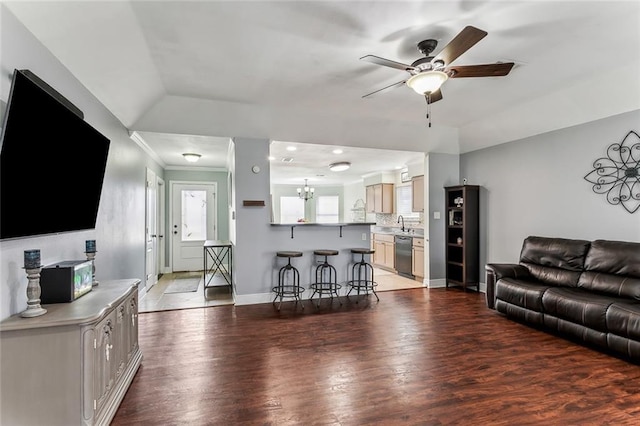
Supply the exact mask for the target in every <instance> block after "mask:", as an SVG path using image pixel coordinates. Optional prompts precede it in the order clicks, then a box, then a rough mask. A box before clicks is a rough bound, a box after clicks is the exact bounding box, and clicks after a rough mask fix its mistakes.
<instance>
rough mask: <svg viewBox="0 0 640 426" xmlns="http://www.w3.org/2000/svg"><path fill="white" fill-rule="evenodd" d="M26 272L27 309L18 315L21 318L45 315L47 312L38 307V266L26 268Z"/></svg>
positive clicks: (40, 268) (40, 267) (39, 269)
mask: <svg viewBox="0 0 640 426" xmlns="http://www.w3.org/2000/svg"><path fill="white" fill-rule="evenodd" d="M24 269H25V271H26V272H27V278H28V279H29V283H28V284H27V309H25V310H24V311H22V312H21V313H20V316H21V317H23V318H33V317H39V316H40V315H44V314H46V313H47V310H46V309H44V308H43V307H42V306H40V293H41V289H40V271H41V270H42V265H40V266H37V267H35V266H28V267H25V268H24Z"/></svg>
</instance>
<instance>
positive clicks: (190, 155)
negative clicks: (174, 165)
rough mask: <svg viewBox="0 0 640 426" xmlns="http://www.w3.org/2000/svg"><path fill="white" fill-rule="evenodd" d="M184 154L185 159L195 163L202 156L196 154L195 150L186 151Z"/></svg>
mask: <svg viewBox="0 0 640 426" xmlns="http://www.w3.org/2000/svg"><path fill="white" fill-rule="evenodd" d="M182 156H183V157H184V159H185V160H187V161H188V162H190V163H195V162H196V161H198V160H199V159H200V157H202V155H200V154H195V153H193V152H185V153H184V154H182Z"/></svg>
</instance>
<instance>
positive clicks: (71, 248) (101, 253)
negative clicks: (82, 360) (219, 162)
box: [0, 5, 164, 319]
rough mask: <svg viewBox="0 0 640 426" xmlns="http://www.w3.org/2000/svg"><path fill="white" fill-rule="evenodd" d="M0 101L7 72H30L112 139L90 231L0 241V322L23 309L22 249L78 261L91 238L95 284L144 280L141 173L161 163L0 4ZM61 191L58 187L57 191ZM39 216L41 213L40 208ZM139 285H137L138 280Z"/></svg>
mask: <svg viewBox="0 0 640 426" xmlns="http://www.w3.org/2000/svg"><path fill="white" fill-rule="evenodd" d="M0 8H1V11H0V19H1V21H0V22H1V25H0V31H1V33H0V42H1V43H2V45H1V54H2V56H1V58H0V65H1V67H0V98H2V101H3V102H6V101H7V99H8V95H9V90H10V86H11V75H12V73H13V70H14V69H16V68H17V69H29V70H31V71H33V72H34V73H35V74H36V75H38V76H39V77H40V78H42V79H43V80H44V81H46V82H47V83H49V85H51V86H52V87H53V88H54V89H56V90H57V91H59V92H60V93H61V94H62V95H63V96H65V97H66V98H67V99H69V100H70V101H71V102H73V103H74V104H75V105H76V106H77V107H78V108H80V109H81V110H82V111H83V112H84V114H85V120H86V121H87V122H88V123H90V124H91V125H93V126H94V127H95V128H96V129H98V130H99V131H100V132H102V133H103V134H104V135H105V136H106V137H108V138H109V139H110V140H111V146H110V150H109V159H108V162H107V170H106V175H105V181H104V186H103V190H102V197H101V200H100V208H99V212H98V219H97V224H96V230H95V231H83V232H71V233H65V234H61V235H50V236H42V237H34V238H23V239H17V240H9V241H3V242H1V243H0V319H4V318H6V317H8V316H10V315H12V314H15V313H18V312H21V311H22V310H24V309H25V308H26V300H27V298H26V286H27V279H26V275H25V273H24V270H22V269H21V268H22V265H23V263H24V261H23V252H24V250H26V249H33V248H39V249H40V250H41V255H42V263H43V264H45V265H46V264H51V263H55V262H59V261H62V260H76V259H85V258H86V257H85V254H84V241H85V240H86V239H96V240H97V246H98V255H97V257H96V276H97V279H98V280H99V281H104V280H108V279H119V278H139V279H141V280H143V279H144V272H145V271H144V268H145V246H144V220H145V168H146V167H149V168H150V169H152V170H153V171H154V172H155V173H156V174H157V175H158V176H160V177H162V178H163V175H164V174H163V171H162V169H161V168H160V166H159V165H158V164H157V163H155V162H154V161H153V160H151V159H150V158H149V157H148V156H147V155H146V154H145V153H144V151H143V150H142V149H140V148H139V147H138V146H137V145H136V144H135V143H134V142H133V141H132V140H131V139H129V136H128V131H127V129H126V128H124V126H123V125H122V124H121V123H120V122H119V121H118V120H117V119H116V118H115V117H114V116H113V115H112V114H111V113H110V112H109V111H108V110H107V109H106V108H105V107H104V106H103V105H102V104H101V103H100V102H98V100H97V99H96V98H95V97H94V96H93V95H92V94H91V93H90V92H89V91H88V90H87V89H86V88H85V87H84V86H82V85H81V84H80V83H79V82H78V81H77V80H76V79H75V78H74V77H73V76H72V75H71V74H70V73H69V71H68V70H67V69H66V68H65V67H63V66H62V64H60V62H59V61H58V60H57V59H56V58H55V57H54V56H53V55H52V54H51V53H50V52H49V51H48V50H47V49H45V48H44V46H42V44H41V43H40V42H39V41H38V40H37V39H36V38H35V37H34V36H33V35H32V34H31V33H30V32H29V31H28V30H27V29H26V28H24V26H23V25H22V24H21V23H20V22H19V21H18V20H17V19H16V18H15V17H14V16H13V14H12V13H11V12H10V11H9V10H8V9H7V8H6V7H5V6H4V5H0ZM61 189H62V190H64V188H61ZM42 214H47V212H46V211H43V212H42ZM143 282H144V281H143Z"/></svg>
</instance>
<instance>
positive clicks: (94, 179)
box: [0, 70, 110, 239]
mask: <svg viewBox="0 0 640 426" xmlns="http://www.w3.org/2000/svg"><path fill="white" fill-rule="evenodd" d="M61 98H62V97H61V96H60V95H59V94H57V93H56V92H55V91H53V89H51V87H49V86H48V85H46V83H43V82H41V81H40V80H39V79H38V78H37V77H33V74H32V73H30V72H28V71H25V72H23V71H19V70H15V72H14V75H13V80H12V85H11V92H10V95H9V100H8V105H7V110H6V114H5V118H4V124H3V128H2V140H1V142H0V143H1V144H2V148H1V151H0V239H8V238H20V237H29V236H36V235H45V234H54V233H60V232H70V231H79V230H86V229H93V228H95V225H96V218H97V214H98V206H99V202H100V194H101V192H102V183H103V179H104V173H105V169H106V165H107V156H108V153H109V144H110V141H109V139H107V138H106V137H105V136H104V135H102V134H101V133H100V132H98V131H97V130H96V129H94V128H93V127H92V126H91V125H89V124H88V123H87V122H85V121H84V120H83V119H82V117H81V116H80V115H78V113H77V112H78V111H77V110H76V113H74V111H72V109H71V108H70V107H69V106H67V105H65V103H64V102H63V101H61ZM62 99H63V100H64V98H62ZM67 102H68V101H67ZM71 107H73V106H72V105H71ZM80 114H81V113H80Z"/></svg>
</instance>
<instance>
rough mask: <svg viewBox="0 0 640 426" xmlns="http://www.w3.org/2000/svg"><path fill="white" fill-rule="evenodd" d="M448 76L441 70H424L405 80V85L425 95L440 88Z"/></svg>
mask: <svg viewBox="0 0 640 426" xmlns="http://www.w3.org/2000/svg"><path fill="white" fill-rule="evenodd" d="M448 78H449V76H448V75H447V74H445V73H443V72H442V71H424V72H421V73H420V74H416V75H414V76H413V77H411V78H410V79H409V80H407V86H409V87H411V88H412V89H413V90H414V91H415V92H416V93H417V94H419V95H427V94H429V93H433V92H435V91H436V90H438V89H440V86H442V83H444V82H445V81H447V79H448Z"/></svg>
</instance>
